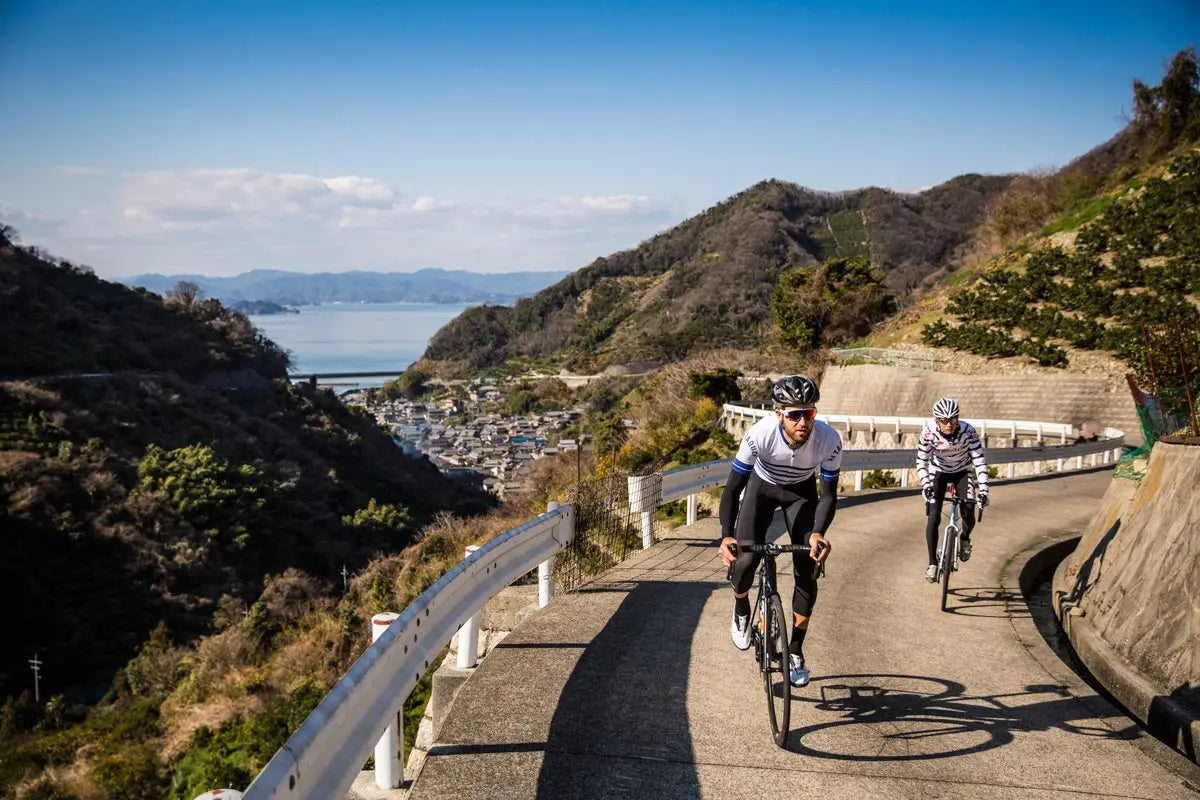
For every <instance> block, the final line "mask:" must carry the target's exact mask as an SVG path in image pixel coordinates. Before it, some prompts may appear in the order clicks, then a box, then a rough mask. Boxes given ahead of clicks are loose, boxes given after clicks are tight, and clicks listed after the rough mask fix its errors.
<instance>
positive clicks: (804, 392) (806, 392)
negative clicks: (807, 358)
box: [771, 375, 821, 406]
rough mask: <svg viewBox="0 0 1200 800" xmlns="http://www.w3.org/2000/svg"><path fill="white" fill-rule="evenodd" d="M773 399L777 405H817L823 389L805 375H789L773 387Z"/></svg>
mask: <svg viewBox="0 0 1200 800" xmlns="http://www.w3.org/2000/svg"><path fill="white" fill-rule="evenodd" d="M771 399H772V400H773V401H775V405H777V406H804V405H810V404H811V405H816V404H817V402H818V401H819V400H820V399H821V390H820V389H818V388H817V385H816V384H815V383H813V382H812V381H811V380H809V379H808V378H806V377H804V376H803V375H787V376H785V377H783V378H780V379H779V380H777V381H776V382H775V385H774V386H772V387H771Z"/></svg>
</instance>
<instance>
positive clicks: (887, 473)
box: [862, 469, 900, 489]
mask: <svg viewBox="0 0 1200 800" xmlns="http://www.w3.org/2000/svg"><path fill="white" fill-rule="evenodd" d="M862 485H863V488H864V489H890V488H892V487H893V486H899V485H900V481H899V480H898V479H897V478H896V476H895V475H894V474H893V473H892V470H890V469H873V470H871V471H870V472H866V473H864V474H863V481H862Z"/></svg>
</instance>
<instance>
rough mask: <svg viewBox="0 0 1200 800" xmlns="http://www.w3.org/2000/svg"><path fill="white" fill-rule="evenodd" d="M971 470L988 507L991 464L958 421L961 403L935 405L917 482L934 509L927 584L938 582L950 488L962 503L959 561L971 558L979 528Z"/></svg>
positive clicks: (928, 531)
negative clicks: (974, 531)
mask: <svg viewBox="0 0 1200 800" xmlns="http://www.w3.org/2000/svg"><path fill="white" fill-rule="evenodd" d="M968 466H974V468H975V481H976V484H977V486H978V491H977V495H978V499H979V505H980V506H981V507H982V506H987V504H988V471H987V460H986V459H985V458H984V455H983V444H982V443H981V442H980V441H979V435H978V434H977V433H976V432H975V428H973V427H972V426H971V425H970V424H969V423H966V422H962V421H961V420H959V418H958V401H957V400H955V399H953V398H951V397H943V398H940V399H939V400H937V402H935V403H934V404H933V419H932V420H929V421H928V422H926V423H925V428H924V430H922V431H921V438H920V439H919V440H918V442H917V478H918V479H920V481H921V487H922V489H923V490H924V495H925V502H926V503H929V504H931V505H932V506H933V508H931V509H928V510H929V514H928V515H927V516H926V520H925V545H926V549H927V550H928V551H929V553H928V555H929V566H928V567H926V569H925V580H927V581H935V580H937V563H936V562H937V554H936V552H935V551H936V550H937V536H938V523H939V522H940V520H941V518H942V501H943V500H944V499H945V497H946V487H947V486H949V485H950V484H954V491H955V492H956V493H957V494H958V498H959V500H960V501H961V502H962V520H963V531H962V537H961V538H960V539H959V545H958V557H959V559H960V560H961V561H967V560H969V559H970V558H971V531H972V529H974V527H975V498H974V497H972V496H971V494H970V477H969V470H968Z"/></svg>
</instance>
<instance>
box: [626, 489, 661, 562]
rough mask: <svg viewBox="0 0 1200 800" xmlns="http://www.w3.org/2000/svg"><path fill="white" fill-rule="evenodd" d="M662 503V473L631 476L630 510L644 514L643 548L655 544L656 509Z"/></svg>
mask: <svg viewBox="0 0 1200 800" xmlns="http://www.w3.org/2000/svg"><path fill="white" fill-rule="evenodd" d="M660 505H662V473H661V472H654V473H651V474H650V475H630V476H629V511H630V513H633V514H641V515H642V549H643V550H649V549H650V548H651V547H653V546H654V509H656V508H658V507H659V506H660Z"/></svg>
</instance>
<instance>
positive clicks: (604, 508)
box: [554, 471, 653, 591]
mask: <svg viewBox="0 0 1200 800" xmlns="http://www.w3.org/2000/svg"><path fill="white" fill-rule="evenodd" d="M649 491H652V489H649V488H645V489H643V490H642V493H645V492H649ZM649 499H652V498H648V497H635V498H634V500H635V502H634V503H632V504H631V503H630V498H629V473H627V472H619V471H614V472H610V473H607V474H605V475H603V476H601V477H598V478H593V479H591V480H587V481H581V482H579V483H577V484H575V486H573V487H572V488H571V490H570V492H569V493H568V495H567V502H568V503H570V504H571V505H573V506H574V507H575V540H574V541H573V542H572V543H571V546H570V547H568V548H567V549H566V550H565V551H564V552H563V553H561V554H560V555H559V557H558V562H557V563H556V564H555V567H554V574H555V578H556V579H557V581H558V584H559V586H560V587H561V588H562V589H564V590H566V591H570V590H572V589H575V588H577V587H578V586H580V585H582V584H583V583H585V582H587V581H588V580H589V579H590V578H592V577H594V576H596V575H599V574H600V573H602V572H604V571H605V570H607V569H610V568H611V567H613V566H616V565H617V564H619V563H620V562H621V561H623V560H624V559H625V558H626V557H627V556H628V555H629V554H630V553H633V552H636V551H638V550H641V549H642V534H641V528H640V518H641V514H640V513H638V512H634V511H631V510H630V507H631V505H632V506H633V507H635V508H640V507H642V506H643V505H646V503H645V501H646V500H649ZM647 507H650V508H652V507H653V503H650V504H649V505H648V506H647Z"/></svg>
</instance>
